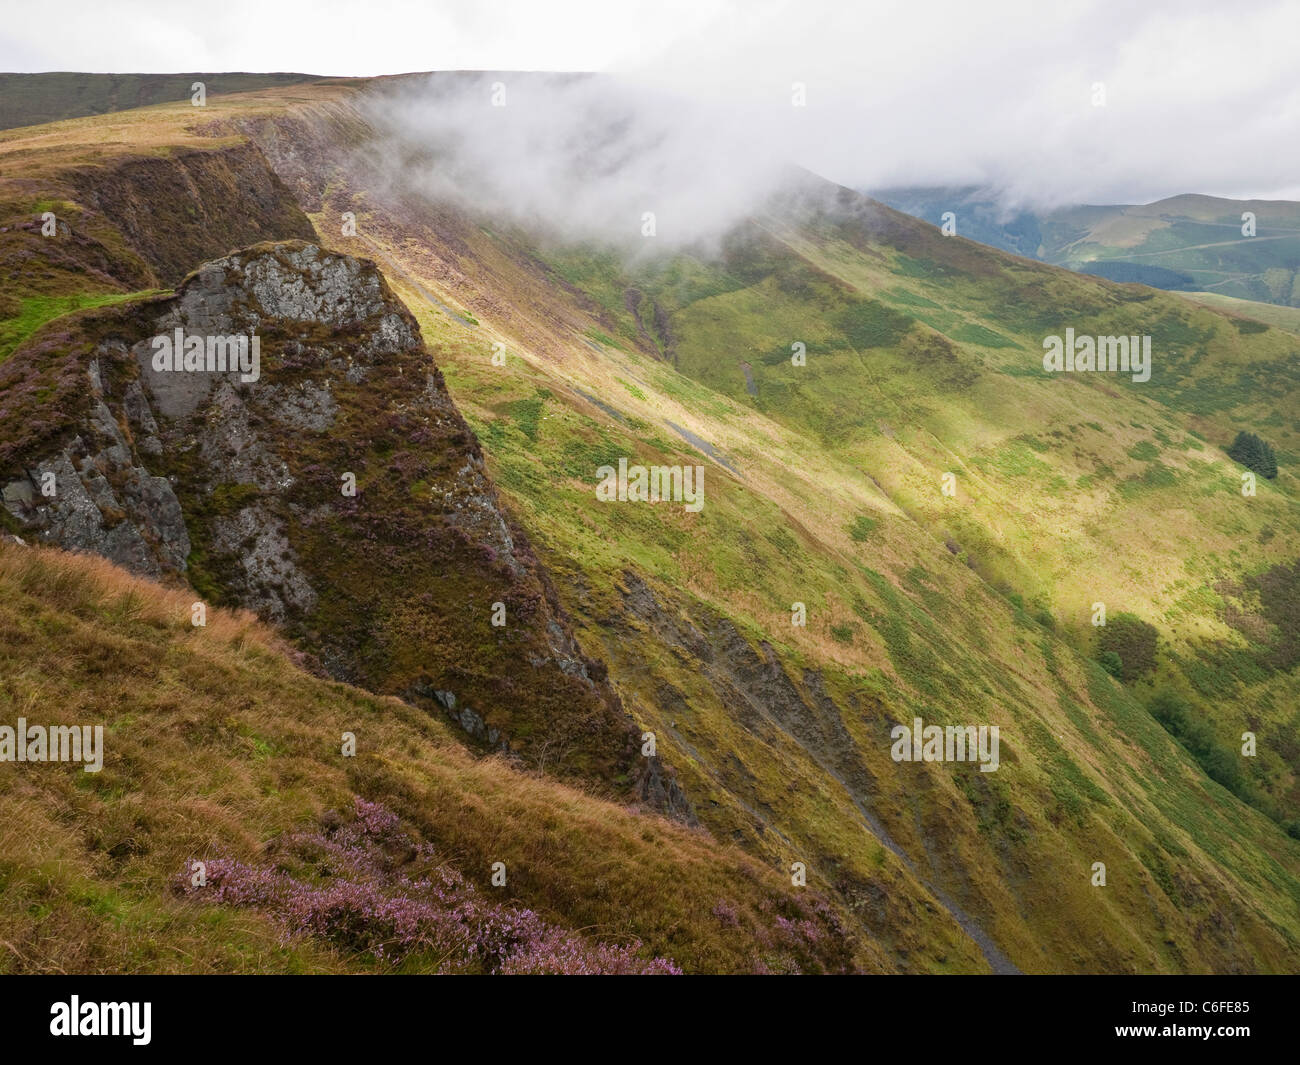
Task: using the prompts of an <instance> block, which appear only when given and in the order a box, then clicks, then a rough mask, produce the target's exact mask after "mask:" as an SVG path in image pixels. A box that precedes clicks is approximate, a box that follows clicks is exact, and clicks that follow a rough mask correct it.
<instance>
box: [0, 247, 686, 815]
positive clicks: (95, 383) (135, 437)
mask: <svg viewBox="0 0 1300 1065" xmlns="http://www.w3.org/2000/svg"><path fill="white" fill-rule="evenodd" d="M73 329H74V333H73V334H70V335H69V336H67V337H66V338H56V340H55V341H54V342H46V343H45V344H44V345H43V346H42V345H36V346H31V347H28V348H25V349H22V350H20V351H19V352H18V353H16V354H15V356H14V359H16V360H19V362H20V363H21V362H22V361H23V360H31V362H32V365H30V366H28V367H27V370H28V371H29V372H28V373H26V374H24V372H23V370H22V368H21V367H20V368H18V369H15V368H14V367H11V366H6V367H5V368H4V372H3V373H2V374H0V409H11V408H12V409H17V410H19V411H20V413H22V414H23V416H25V417H27V418H30V417H31V414H30V413H29V412H30V411H31V410H33V409H35V408H33V407H32V406H31V405H30V398H29V397H25V392H27V391H30V385H29V384H25V383H24V382H26V381H28V380H29V379H31V378H32V377H33V376H34V375H35V374H36V373H37V364H40V365H41V366H43V367H44V368H45V372H46V373H47V375H48V374H49V373H50V372H51V371H50V370H49V368H48V367H49V365H53V364H54V363H55V362H57V360H58V359H62V360H63V362H64V364H66V365H63V366H62V367H61V369H60V370H59V372H60V373H61V376H59V377H58V378H57V387H56V388H55V392H56V398H58V399H59V402H58V403H57V404H56V407H57V410H56V412H55V419H54V421H53V423H52V427H51V428H47V429H45V430H43V431H42V432H40V433H36V432H33V433H32V435H31V436H30V441H31V442H30V443H26V444H23V443H21V442H20V443H19V444H13V443H9V444H8V446H7V447H6V448H4V449H0V487H2V488H3V504H4V508H5V510H6V511H7V512H8V514H9V515H11V516H12V517H13V518H14V519H16V520H17V522H18V523H20V524H21V526H22V528H23V529H24V530H25V534H32V535H34V536H35V537H37V538H39V539H42V540H45V541H47V542H53V543H57V544H59V545H61V546H64V547H68V548H73V549H78V550H85V551H93V552H95V553H97V554H101V555H104V556H105V557H108V558H111V559H113V560H114V561H116V562H119V563H121V564H122V565H124V566H126V567H128V568H130V569H132V570H135V571H136V572H138V573H142V574H147V575H149V576H154V577H159V576H162V577H171V578H173V579H185V580H188V581H189V582H190V583H191V584H192V585H193V586H194V587H195V588H196V590H198V592H199V593H200V594H202V595H203V596H204V597H205V598H207V599H209V600H211V601H214V602H218V603H231V604H237V605H240V606H244V607H248V608H250V609H253V610H256V611H258V612H259V613H261V614H262V615H263V616H265V617H267V618H268V619H271V620H273V621H275V622H277V623H279V624H281V625H283V626H284V627H285V628H286V629H287V631H288V632H289V633H290V634H291V635H294V636H297V637H299V638H300V639H301V641H302V643H303V644H304V645H305V646H306V647H308V648H309V649H310V650H311V651H312V653H313V654H315V655H316V656H317V657H318V658H319V659H320V661H321V662H322V663H323V664H324V666H325V668H326V669H328V670H329V672H330V673H332V674H333V675H334V676H337V677H339V678H341V679H345V680H349V681H352V682H355V683H359V684H362V685H364V686H366V687H369V688H371V689H372V690H376V691H380V692H386V693H392V694H396V695H400V696H402V697H404V698H407V699H410V700H412V701H415V702H417V703H420V704H422V705H425V706H427V707H429V708H430V709H431V710H437V711H439V712H442V713H445V714H446V715H447V716H448V717H449V718H451V719H452V720H453V721H455V722H457V723H458V724H459V725H460V726H461V727H462V728H463V729H464V730H465V731H466V732H467V733H468V734H470V735H471V736H473V737H475V738H476V739H477V740H479V741H481V742H482V743H484V744H485V745H488V746H493V747H499V748H503V749H508V750H510V751H512V752H514V753H515V754H516V755H518V756H522V757H524V758H525V759H529V760H532V761H535V762H538V763H542V762H545V763H546V764H547V765H548V766H550V767H556V768H559V769H560V770H561V771H568V772H582V773H584V774H586V775H588V776H593V775H594V776H596V777H598V778H604V779H607V780H615V779H621V780H622V781H623V782H624V786H625V787H626V788H628V789H629V790H631V791H632V792H633V793H634V794H636V795H638V797H639V798H640V799H641V800H642V801H644V802H647V803H649V804H652V805H654V806H655V807H657V808H660V809H663V810H665V811H666V812H669V813H671V814H672V815H674V816H677V817H680V818H682V819H684V820H687V821H692V820H693V813H692V812H691V810H690V805H689V803H687V802H686V800H685V797H684V796H683V795H682V794H681V791H680V789H679V788H677V786H676V784H675V783H674V782H673V781H672V780H671V777H670V776H667V775H665V774H664V773H663V772H662V771H661V770H660V768H659V766H658V764H657V762H656V761H655V760H654V759H644V758H641V757H640V754H639V745H638V742H637V737H636V734H635V732H634V730H633V728H632V723H631V721H630V719H629V718H628V717H627V715H626V714H624V713H623V711H622V707H621V704H620V702H619V700H618V697H617V696H616V695H615V694H614V692H613V691H612V689H611V688H610V686H609V684H608V681H607V680H606V674H605V670H604V667H603V666H600V665H599V664H598V663H595V662H591V661H589V660H588V659H586V658H585V657H584V656H583V654H582V651H581V649H580V648H579V646H578V644H577V642H576V640H575V639H574V637H573V634H572V631H571V629H570V627H569V623H568V620H567V618H566V617H565V616H564V613H563V610H562V608H561V607H560V605H559V601H558V598H557V597H556V595H555V592H554V590H553V588H552V586H551V583H550V581H549V579H548V578H547V576H546V574H545V572H544V570H543V568H542V566H541V564H540V563H539V562H538V560H537V558H536V556H535V555H534V554H533V552H532V549H531V547H530V546H529V544H528V541H527V538H526V537H525V536H524V534H523V532H522V530H520V529H519V528H518V527H517V526H515V525H514V524H513V522H512V521H511V519H510V517H509V516H508V515H507V514H506V513H505V512H504V510H503V509H502V507H501V505H500V502H499V500H498V498H497V495H496V491H495V489H494V487H493V486H492V484H491V481H490V480H489V478H488V476H487V473H486V470H485V467H484V462H483V456H482V453H481V452H480V450H479V447H478V443H477V441H476V440H475V439H474V436H473V434H472V433H471V432H470V431H469V429H468V427H467V426H466V424H465V422H464V420H463V419H462V418H461V416H460V414H459V412H458V411H457V410H456V408H455V406H454V404H453V403H452V400H451V398H450V397H449V396H448V394H447V391H446V388H445V386H444V385H443V382H442V376H441V374H440V373H439V372H438V369H437V367H436V366H434V364H433V362H432V360H431V359H430V358H429V356H428V353H427V352H426V351H425V349H424V345H423V341H422V339H421V337H420V333H419V327H418V326H417V324H416V322H415V320H414V319H413V318H412V317H411V315H410V313H409V312H408V311H407V310H406V308H405V307H404V306H403V305H402V304H401V302H400V301H399V300H398V299H397V298H396V297H395V296H394V295H393V294H392V292H391V291H390V290H389V289H388V286H387V284H386V283H385V282H384V279H383V277H382V275H381V274H380V273H379V271H378V270H377V269H376V268H375V266H374V264H373V263H370V262H366V261H363V260H359V259H354V258H351V257H348V256H345V255H338V254H332V253H329V252H326V251H323V250H321V249H320V248H319V247H317V246H315V245H313V244H307V243H302V242H286V243H280V244H270V245H259V246H257V247H254V248H251V249H247V250H245V251H241V252H238V253H236V254H233V255H230V256H227V257H225V258H222V259H219V260H216V261H214V262H211V263H207V264H205V265H204V266H203V267H202V268H201V269H199V270H198V271H196V272H195V273H193V274H191V275H190V276H189V277H188V278H186V280H185V281H184V283H183V284H182V285H181V286H180V288H179V289H178V290H177V292H176V294H175V295H174V296H170V297H165V298H159V299H153V300H149V301H144V302H141V303H137V304H133V305H127V306H125V307H124V308H122V309H112V310H106V311H101V312H96V313H93V314H89V315H86V316H84V317H83V318H82V319H81V320H80V321H79V322H78V323H77V324H76V325H75V326H74V327H73ZM238 338H244V341H243V342H244V345H245V347H244V348H242V349H241V348H240V347H239V345H238ZM194 348H197V350H191V349H194ZM56 349H57V356H56V353H55V352H56ZM169 350H173V351H175V352H179V353H180V361H179V364H178V365H179V367H180V368H179V369H178V368H174V367H173V363H172V362H171V361H170V360H169V358H168V352H169ZM241 350H242V351H243V352H244V357H243V362H242V363H237V362H236V360H235V358H234V356H235V354H237V353H239V352H240V351H241ZM254 352H256V353H257V359H256V361H254V359H253V353H254ZM187 353H188V355H189V363H188V364H187V363H186V357H187ZM221 354H226V355H227V356H229V358H227V360H226V362H225V368H224V369H222V368H221V364H220V361H219V359H218V356H219V355H221ZM209 359H211V360H212V362H209ZM210 365H211V366H212V367H213V368H211V369H209V366H210ZM187 366H188V368H187ZM74 372H79V373H80V374H81V375H82V380H83V382H84V383H83V385H82V386H81V389H80V392H79V391H78V390H77V388H76V387H75V384H73V383H70V381H71V378H70V375H71V374H73V373H74ZM23 402H26V403H28V406H26V407H24V406H23V405H22V404H23ZM60 419H61V420H60ZM51 486H52V488H51ZM51 493H52V494H51ZM498 622H499V623H498Z"/></svg>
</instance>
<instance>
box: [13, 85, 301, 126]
mask: <svg viewBox="0 0 1300 1065" xmlns="http://www.w3.org/2000/svg"><path fill="white" fill-rule="evenodd" d="M319 80H320V78H319V77H318V76H317V75H315V74H76V73H68V72H63V71H59V72H54V73H49V74H0V129H13V128H14V127H15V126H38V125H41V124H42V123H45V122H57V121H58V120H60V119H63V118H84V117H85V116H87V115H106V114H109V113H110V112H112V111H127V110H130V109H131V108H133V107H148V106H149V105H150V104H162V103H172V102H174V101H176V100H188V99H189V98H190V95H191V93H193V91H194V90H193V85H194V83H195V82H196V81H201V82H203V84H204V87H205V88H206V90H207V92H208V94H209V95H212V94H216V93H228V92H247V91H248V90H249V89H265V88H270V87H272V86H275V85H298V84H301V83H303V82H307V81H319Z"/></svg>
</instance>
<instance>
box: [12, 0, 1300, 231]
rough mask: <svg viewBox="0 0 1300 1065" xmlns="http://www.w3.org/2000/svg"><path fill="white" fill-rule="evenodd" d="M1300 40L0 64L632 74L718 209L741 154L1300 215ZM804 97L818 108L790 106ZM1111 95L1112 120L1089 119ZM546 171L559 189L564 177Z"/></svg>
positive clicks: (100, 50)
mask: <svg viewBox="0 0 1300 1065" xmlns="http://www.w3.org/2000/svg"><path fill="white" fill-rule="evenodd" d="M1296 41H1300V5H1296V4H1293V3H1287V2H1285V0H1281V2H1269V0H1242V2H1239V3H1238V4H1236V5H1235V7H1232V8H1226V7H1223V6H1221V5H1216V4H1210V3H1207V2H1200V0H1191V2H1189V0H1150V2H1147V3H1143V4H1133V3H1132V2H1131V0H1082V2H1077V3H1072V4H1055V5H1044V4H1041V3H1030V2H1022V0H982V2H980V3H969V2H968V0H953V2H944V3H935V2H929V3H927V2H924V0H886V2H875V3H870V4H852V5H850V4H843V3H840V2H831V0H749V2H742V0H654V2H642V0H637V2H632V3H624V4H612V3H609V2H608V0H572V2H567V3H566V2H555V0H552V2H549V3H545V4H539V3H528V2H521V3H507V2H504V0H461V2H454V3H441V4H439V5H438V6H437V7H436V8H431V7H429V6H428V5H427V4H425V3H420V2H416V0H393V2H385V0H369V2H367V3H365V4H360V3H355V2H343V0H316V2H312V3H305V2H299V0H284V2H278V3H274V4H267V3H263V2H257V3H254V2H252V0H231V2H228V3H225V4H222V5H204V6H197V5H195V6H189V5H177V4H174V3H166V4H164V3H146V2H144V0H119V2H118V3H115V4H112V5H109V4H103V3H101V2H97V3H90V2H81V3H72V2H64V3H54V4H46V5H40V6H27V7H25V8H20V9H18V10H15V11H13V12H11V13H9V14H7V15H6V19H5V25H4V29H3V30H2V31H0V66H3V67H6V68H9V69H13V68H19V69H61V70H68V69H83V70H114V71H154V72H162V71H189V70H212V71H219V70H302V71H309V72H316V73H337V74H378V73H398V72H404V71H409V70H430V69H489V70H516V69H520V70H605V71H617V72H620V73H621V74H622V75H624V77H625V79H627V80H626V82H625V84H635V85H639V86H643V87H649V88H654V89H656V90H658V91H660V92H662V93H664V94H666V95H667V96H668V97H670V98H671V99H673V100H674V101H676V102H675V103H674V104H672V105H670V106H669V107H668V108H667V109H661V108H660V107H658V105H651V114H650V115H649V116H648V124H647V126H646V127H645V128H644V130H640V129H639V130H638V134H637V135H638V136H640V135H641V134H642V133H646V135H649V132H648V131H650V130H653V129H654V128H655V127H656V124H658V125H659V126H666V127H667V134H668V135H669V136H668V139H667V141H665V142H664V143H666V144H667V145H669V149H665V150H666V151H667V150H671V152H672V153H674V154H672V155H670V156H666V157H665V158H663V159H660V160H658V162H657V163H653V164H650V166H649V170H648V173H649V174H651V175H653V174H654V173H655V169H656V167H657V168H658V171H659V172H660V173H673V174H680V173H681V172H682V171H683V169H684V168H687V167H688V166H689V165H690V156H691V153H692V152H693V153H694V156H695V159H696V162H695V173H696V178H697V184H698V185H699V186H700V187H701V189H702V192H701V199H700V204H701V209H705V208H707V207H709V206H711V205H712V204H714V203H715V202H716V201H717V199H718V198H719V197H720V196H724V195H725V193H726V187H727V183H728V182H729V181H731V180H733V178H732V177H728V176H727V174H726V169H727V168H726V167H725V166H724V167H722V169H721V170H718V169H717V167H715V165H714V164H715V163H717V164H718V166H721V165H722V163H723V162H725V160H722V159H720V158H719V157H720V156H721V155H724V154H728V153H729V154H730V155H731V156H733V157H734V158H736V159H739V160H741V161H743V162H744V164H745V165H753V166H755V167H762V166H766V165H767V164H768V162H769V161H770V160H772V159H773V158H785V159H790V160H791V161H794V162H798V163H802V164H804V165H807V166H808V167H810V168H811V169H814V170H816V171H818V172H820V173H823V174H825V175H826V176H828V177H831V178H833V179H835V180H837V181H840V182H842V183H844V184H850V185H855V186H864V185H866V186H873V185H874V186H880V185H885V184H954V183H967V182H971V183H993V184H998V185H1002V186H1005V187H1007V188H1008V189H1010V190H1011V192H1012V193H1013V195H1014V196H1016V197H1018V198H1021V199H1024V200H1027V201H1030V202H1036V203H1054V202H1078V201H1085V202H1116V201H1125V202H1133V201H1140V200H1148V199H1154V198H1158V197H1161V196H1165V195H1172V194H1175V193H1179V192H1187V191H1196V192H1207V193H1212V194H1220V195H1235V196H1269V195H1274V196H1294V197H1297V198H1300V184H1298V179H1297V178H1296V175H1297V174H1300V136H1297V133H1300V78H1298V77H1297V76H1296V70H1297V68H1296V65H1295V61H1294V55H1293V52H1294V47H1295V43H1296ZM795 81H801V82H804V83H806V85H807V92H808V106H807V107H806V108H803V109H796V108H792V107H791V106H790V91H791V90H790V87H791V83H792V82H795ZM1094 82H1103V83H1104V84H1105V87H1106V106H1105V107H1094V106H1093V105H1092V101H1091V96H1092V86H1093V83H1094ZM618 91H619V92H623V91H625V90H621V89H620V90H618ZM626 91H628V92H630V90H626ZM571 99H573V100H578V99H585V98H584V97H580V96H575V97H572V98H571ZM595 102H596V101H594V100H586V103H587V104H589V105H590V104H594V103H595ZM561 106H562V104H561ZM518 117H521V116H519V115H514V116H512V117H511V118H510V119H509V120H508V121H509V122H514V121H515V120H516V118H518ZM566 121H567V122H568V123H569V125H572V117H570V118H569V119H567V120H566V118H565V117H564V116H562V115H551V116H546V119H545V122H544V123H543V125H542V126H541V127H540V128H542V129H552V128H554V127H557V126H558V127H560V128H563V127H564V126H565V124H566ZM570 132H572V131H570ZM509 137H511V138H513V140H507V141H505V142H503V148H502V151H503V152H504V153H505V154H509V153H510V152H513V151H515V150H517V149H519V148H520V147H522V146H523V145H525V144H526V143H527V135H526V134H524V133H523V131H521V130H520V129H518V128H516V129H514V130H513V131H512V132H511V133H510V134H509ZM521 138H522V139H521ZM629 143H635V141H630V142H629ZM724 146H727V150H726V152H724V151H723V148H724ZM471 147H472V148H473V149H474V150H478V149H479V145H478V144H477V143H475V144H473V145H471ZM484 150H485V151H486V150H488V149H486V148H484ZM544 163H545V165H547V166H549V167H551V168H552V169H551V172H550V173H549V174H548V175H547V181H548V182H552V181H558V180H560V179H561V172H560V170H559V169H556V168H558V167H562V166H563V163H562V161H561V160H559V159H550V158H547V159H546V160H544ZM732 169H733V170H734V169H735V167H732ZM542 184H546V182H543V183H542ZM506 188H508V184H507V186H506ZM517 191H519V192H521V194H526V193H527V191H528V190H527V188H524V189H520V190H517ZM688 206H689V205H688V204H687V203H686V202H682V203H681V204H680V211H686V210H687V209H688ZM597 208H598V209H597V213H599V210H602V209H608V205H605V206H604V207H601V206H600V205H597Z"/></svg>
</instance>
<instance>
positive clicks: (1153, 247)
mask: <svg viewBox="0 0 1300 1065" xmlns="http://www.w3.org/2000/svg"><path fill="white" fill-rule="evenodd" d="M873 195H874V196H875V197H876V198H877V199H879V200H881V201H882V202H884V203H887V204H889V205H890V206H891V207H894V208H896V209H897V210H900V211H904V212H906V213H907V214H910V215H913V216H915V217H917V218H923V219H924V220H925V221H927V222H931V223H933V224H934V225H936V226H941V225H942V224H943V216H944V213H945V212H948V211H951V212H952V213H953V214H954V215H956V220H955V224H956V230H957V235H958V236H962V237H967V238H969V239H971V240H977V241H979V242H980V243H982V244H989V245H992V246H993V247H995V248H1001V249H1003V250H1004V251H1010V252H1014V253H1015V254H1017V255H1023V256H1025V257H1026V258H1032V259H1040V260H1042V261H1043V262H1049V263H1053V264H1055V265H1057V266H1065V267H1068V268H1069V269H1071V270H1078V271H1080V272H1081V273H1087V274H1094V275H1096V276H1098V277H1104V278H1106V279H1107V280H1110V281H1118V282H1136V283H1138V284H1143V285H1150V286H1151V287H1152V288H1163V289H1170V290H1175V291H1204V292H1213V293H1217V294H1219V295H1222V296H1231V297H1235V298H1237V299H1246V300H1255V301H1258V302H1262V303H1276V304H1281V305H1284V306H1290V307H1300V203H1295V202H1292V201H1289V200H1227V199H1221V198H1219V197H1215V196H1198V195H1184V196H1173V197H1170V198H1169V199H1165V200H1157V201H1156V202H1155V203H1149V204H1137V205H1134V204H1116V205H1111V206H1075V207H1060V208H1055V209H1053V210H1049V211H1046V212H1033V211H1029V210H1025V209H1008V208H1006V207H1004V206H1002V202H1001V197H1000V196H999V194H998V192H997V191H996V190H994V189H990V188H987V187H975V186H970V187H962V188H895V189H882V190H879V191H876V192H874V193H873ZM1250 215H1253V228H1254V233H1253V235H1249V229H1250V223H1251V220H1250V218H1249V217H1248V216H1250Z"/></svg>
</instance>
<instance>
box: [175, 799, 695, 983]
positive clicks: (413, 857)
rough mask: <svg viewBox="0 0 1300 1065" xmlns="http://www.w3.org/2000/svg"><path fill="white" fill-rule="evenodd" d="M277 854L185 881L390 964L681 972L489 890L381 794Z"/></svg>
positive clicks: (208, 898)
mask: <svg viewBox="0 0 1300 1065" xmlns="http://www.w3.org/2000/svg"><path fill="white" fill-rule="evenodd" d="M269 851H270V853H271V855H272V856H273V857H274V864H273V865H260V866H254V865H247V864H245V863H243V862H238V861H232V860H229V859H224V858H222V859H215V860H211V861H206V862H204V863H202V870H203V875H202V878H201V880H202V883H198V884H196V883H195V879H196V877H195V869H196V868H197V866H196V865H195V863H194V862H191V863H189V865H188V867H187V868H186V870H185V871H184V872H183V873H182V874H181V875H180V876H179V877H178V878H177V881H176V883H177V887H178V889H179V891H180V893H181V894H183V895H185V896H187V897H189V898H192V899H194V900H196V901H202V902H206V903H208V904H209V905H223V906H234V907H238V908H245V909H255V910H259V911H262V912H263V913H266V914H268V915H270V916H271V917H272V918H273V919H274V920H276V922H277V923H279V924H280V925H281V926H282V927H283V929H284V931H285V935H286V938H293V937H303V936H306V937H311V938H315V939H320V940H324V941H325V942H327V943H329V944H330V945H332V946H333V947H334V948H335V949H337V950H340V951H342V952H344V953H346V954H348V955H351V956H362V955H368V956H369V957H371V958H372V959H373V960H374V961H375V962H377V963H379V964H381V965H383V966H386V967H397V966H399V965H401V964H402V963H403V962H404V961H406V960H407V959H408V958H413V957H417V956H418V957H419V958H420V959H421V960H423V961H425V962H432V963H433V966H434V968H435V969H436V971H438V972H441V973H498V974H514V975H518V974H539V973H547V974H563V975H598V974H599V975H625V974H626V975H632V974H635V975H678V974H680V973H681V969H679V968H678V967H677V965H675V964H674V963H673V962H672V961H669V960H667V959H664V958H650V959H647V958H645V957H642V956H641V954H640V953H639V951H640V947H641V944H640V943H639V942H633V943H631V944H625V945H617V944H607V943H598V942H595V941H593V940H588V939H586V938H585V937H582V936H579V935H576V934H575V933H573V932H570V931H568V930H567V929H564V928H560V927H558V926H556V925H553V924H550V923H549V922H547V921H545V920H543V919H542V918H541V917H540V916H539V915H538V914H536V913H535V912H533V911H532V910H528V909H522V908H518V907H513V906H510V905H508V904H504V903H497V902H492V901H490V900H488V899H486V898H485V897H484V896H483V894H482V893H481V892H480V891H479V890H478V889H477V888H476V887H475V886H474V885H473V884H472V883H470V882H469V881H468V880H466V879H465V877H463V876H462V875H461V874H460V873H459V872H457V871H456V870H454V869H452V868H451V867H450V866H448V865H446V864H445V863H443V862H442V861H440V860H439V858H438V857H437V855H436V853H435V851H434V848H432V847H431V846H429V845H428V844H427V843H422V842H419V841H417V840H414V839H412V838H411V837H410V836H408V835H407V834H406V833H405V832H403V831H402V828H401V825H400V823H399V821H398V818H397V816H396V815H395V814H393V813H392V812H390V811H389V810H387V809H386V808H385V807H383V806H382V805H380V804H378V803H370V802H366V801H365V800H363V799H360V798H358V799H356V800H355V810H354V816H353V818H352V820H350V821H346V822H344V821H342V820H341V819H340V818H338V817H337V815H333V814H327V815H326V816H325V818H324V819H323V820H322V824H321V827H320V828H318V829H313V830H311V831H306V832H297V833H291V834H288V835H286V836H282V837H280V838H279V839H278V840H276V841H275V842H274V843H273V844H272V845H271V847H270V848H269ZM420 968H421V969H422V970H423V969H426V965H423V964H422V965H421V966H420Z"/></svg>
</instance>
